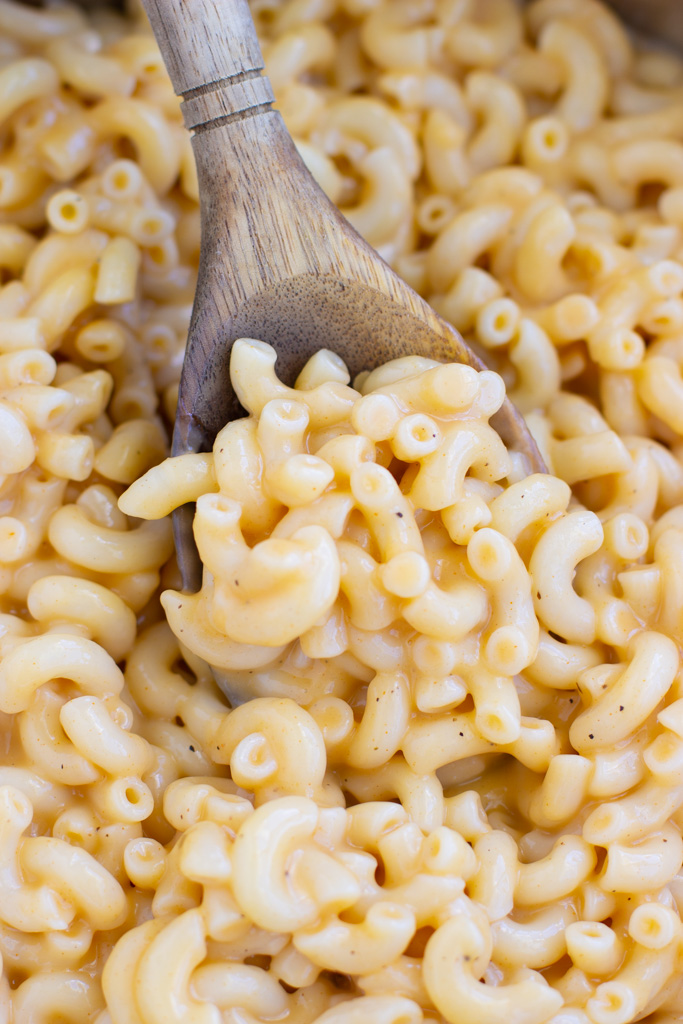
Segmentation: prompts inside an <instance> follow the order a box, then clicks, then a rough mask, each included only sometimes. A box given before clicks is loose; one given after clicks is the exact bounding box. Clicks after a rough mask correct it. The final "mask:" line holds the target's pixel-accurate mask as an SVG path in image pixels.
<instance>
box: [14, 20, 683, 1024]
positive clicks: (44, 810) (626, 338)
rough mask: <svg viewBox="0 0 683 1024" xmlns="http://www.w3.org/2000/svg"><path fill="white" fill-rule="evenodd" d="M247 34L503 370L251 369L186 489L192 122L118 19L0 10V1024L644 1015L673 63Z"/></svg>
mask: <svg viewBox="0 0 683 1024" xmlns="http://www.w3.org/2000/svg"><path fill="white" fill-rule="evenodd" d="M252 10H253V13H254V16H255V19H256V22H257V27H258V31H259V34H260V37H261V41H262V45H263V49H264V55H265V59H266V64H267V68H268V71H269V74H270V75H271V78H272V81H273V85H274V87H275V91H276V94H277V96H278V105H279V107H280V109H281V112H282V114H283V116H284V118H285V121H286V123H287V125H288V127H289V129H290V131H291V132H292V134H293V136H294V138H295V142H296V144H297V146H298V148H299V150H300V152H301V155H302V157H303V159H304V161H305V162H306V163H307V165H308V166H309V168H310V170H311V172H312V173H313V174H314V175H315V177H316V178H317V179H318V180H319V182H320V184H321V185H322V187H323V188H324V189H325V190H326V191H327V193H328V194H329V196H330V198H331V199H332V200H333V201H334V202H335V203H336V204H337V205H338V206H339V207H340V208H341V209H342V210H343V211H344V213H345V214H346V215H347V216H348V217H349V219H350V220H351V221H352V223H354V224H355V226H356V227H357V228H358V229H359V230H360V231H361V232H362V233H363V234H364V235H365V237H366V238H367V239H368V240H369V242H370V243H371V244H372V245H373V246H375V247H376V248H377V249H378V251H379V252H380V253H381V255H382V256H383V257H384V258H385V259H386V260H388V261H389V262H390V263H391V264H392V266H393V267H394V268H395V269H396V270H397V272H398V273H399V274H401V275H402V276H403V277H405V279H406V280H407V281H408V282H409V283H410V284H411V285H412V286H413V287H415V288H416V289H417V290H418V291H420V292H421V294H423V295H424V296H425V298H427V300H428V301H429V302H430V303H431V304H432V305H433V306H434V307H435V308H436V309H437V310H438V311H439V312H440V313H442V314H443V315H444V316H445V317H446V318H447V319H449V320H450V321H451V322H452V323H453V324H454V325H455V326H456V327H457V328H458V329H459V330H460V331H461V332H462V333H463V335H464V336H465V337H466V339H467V340H468V341H469V342H470V343H471V344H472V345H473V346H474V347H475V348H477V349H478V350H479V351H480V352H481V353H482V355H483V356H484V357H485V360H486V362H487V363H488V365H489V366H490V367H491V370H490V371H486V372H484V373H481V374H477V373H475V372H474V371H473V370H471V369H470V368H468V367H464V366H459V365H440V364H438V363H435V362H433V361H431V360H428V359H418V358H408V359H401V360H396V361H394V362H393V363H389V364H387V365H385V366H382V367H379V368H377V369H374V370H372V372H369V373H368V372H364V373H361V374H360V375H359V376H358V377H357V378H356V380H355V381H353V382H351V381H350V378H349V374H348V372H347V370H346V367H345V366H344V365H343V363H342V362H341V360H340V359H339V358H338V357H337V356H335V355H334V354H333V353H331V352H326V351H322V352H319V353H318V354H317V355H315V356H314V357H313V358H312V359H311V360H309V362H308V363H307V364H306V366H305V367H304V368H303V369H302V371H301V374H300V376H299V378H298V380H297V382H296V384H295V386H294V387H288V386H286V385H285V384H284V383H283V382H281V381H280V380H279V379H278V377H277V372H276V370H277V367H276V359H275V353H274V352H273V350H272V349H270V348H269V347H268V346H267V345H265V344H263V343H262V342H260V341H259V340H250V339H242V340H240V341H238V342H237V343H236V344H235V346H234V349H233V354H232V364H231V373H232V375H233V384H234V386H235V389H236V391H237V393H238V395H239V398H240V401H241V403H242V405H243V406H244V409H245V410H246V413H247V416H246V417H245V418H243V419H241V420H238V421H236V422H233V423H230V424H227V425H226V426H225V427H224V428H223V430H222V431H221V432H220V434H219V435H218V437H217V439H216V443H215V446H214V450H213V452H210V453H205V454H201V455H184V456H181V457H180V458H177V459H167V458H166V455H167V451H168V443H167V442H168V430H169V425H170V423H171V422H172V420H173V416H174V413H175V405H176V398H177V388H178V379H179V375H180V368H181V364H182V358H183V351H184V344H185V339H186V334H187V328H188V323H189V315H190V308H191V302H192V295H193V290H194V284H195V280H196V270H197V261H198V252H199V212H198V195H197V180H196V175H195V172H194V164H193V160H192V152H191V148H190V141H189V138H188V136H187V134H186V133H185V131H184V129H183V127H182V119H181V117H180V112H179V105H178V101H177V99H176V97H175V96H174V95H173V93H172V90H171V87H170V83H169V82H168V79H167V77H166V74H165V71H164V68H163V64H162V61H161V58H160V55H159V52H158V50H157V48H156V45H155V43H154V41H153V39H152V37H151V35H150V33H149V29H148V27H147V26H146V25H145V23H144V19H143V18H142V17H141V15H140V13H139V11H138V12H136V11H134V10H131V12H130V13H129V15H128V17H127V18H123V17H122V16H120V15H117V14H113V13H111V12H109V13H107V12H105V11H102V10H98V11H97V12H93V13H92V14H91V15H90V16H89V17H86V15H84V14H83V12H82V11H81V9H80V8H78V9H77V8H75V7H71V6H69V5H68V4H67V5H60V6H48V7H46V8H44V9H37V8H34V7H30V6H24V5H23V4H21V3H18V2H15V0H0V124H1V125H2V128H3V133H2V148H1V150H0V272H1V273H2V277H1V278H0V437H1V439H2V446H1V448H0V1024H43V1022H44V1024H48V1022H50V1021H57V1020H59V1021H69V1024H261V1022H262V1024H268V1022H271V1021H273V1022H275V1021H280V1022H285V1024H314V1022H316V1024H369V1022H372V1024H423V1022H429V1021H432V1022H436V1024H461V1022H462V1024H632V1022H635V1021H639V1020H643V1019H646V1020H648V1021H650V1022H651V1024H672V1022H675V1021H678V1020H680V1018H681V1015H682V1014H683V989H682V988H681V982H680V979H681V968H682V967H683V956H682V941H683V930H682V927H681V920H682V919H683V867H682V864H683V839H682V838H681V836H682V833H683V688H682V679H683V675H682V669H681V661H680V654H681V645H682V644H683V414H682V409H683V376H682V374H683V345H682V344H681V331H682V329H683V233H682V232H683V149H682V148H681V138H682V133H683V113H682V111H683V106H682V104H683V61H682V60H681V59H679V58H678V57H676V56H675V55H673V54H671V53H668V52H664V51H658V50H654V49H653V48H652V47H650V46H649V45H648V44H646V43H644V42H643V41H642V40H641V39H640V38H634V37H632V36H631V35H630V34H629V32H628V31H627V30H626V29H625V27H624V26H623V25H622V24H621V23H620V22H619V20H618V19H617V18H616V16H615V15H614V14H613V13H612V12H611V10H610V9H609V8H608V7H606V6H603V5H602V4H601V3H600V2H599V0H532V2H531V3H530V4H529V5H528V6H526V7H524V8H522V7H521V6H519V5H518V4H517V3H516V0H253V2H252ZM505 389H507V391H508V393H509V394H510V396H511V397H512V399H513V400H514V401H515V402H516V403H517V404H518V406H519V408H520V409H521V411H522V412H523V413H524V415H525V416H526V417H527V420H528V423H529V426H530V428H531V430H532V431H533V433H534V436H535V437H536V439H537V442H538V444H539V447H540V449H541V451H542V453H543V456H544V458H545V460H546V463H547V465H548V467H549V470H550V473H549V474H548V475H540V474H535V475H532V476H528V475H526V473H525V471H524V467H523V465H522V464H521V463H520V461H519V459H518V458H516V457H515V456H514V455H513V454H511V453H508V452H507V451H506V450H505V447H504V446H503V444H502V442H501V441H500V439H499V437H498V435H497V434H496V432H495V430H494V429H493V428H492V427H491V426H490V423H489V420H490V418H491V417H492V416H493V414H494V413H495V412H496V410H497V409H498V408H499V407H500V404H501V402H502V401H503V397H504V394H505ZM188 501H193V502H196V514H195V519H194V530H195V537H196V541H197V545H198V548H199V551H200V554H201V556H202V561H203V563H204V580H203V585H202V588H201V590H200V591H199V593H197V594H192V595H191V594H184V593H182V592H181V590H180V584H179V575H178V571H177V568H176V565H175V562H174V560H173V557H172V537H171V529H170V522H169V518H168V516H169V513H170V512H171V511H172V510H173V508H175V507H177V506H179V505H181V504H183V503H185V502H188ZM209 664H211V665H214V666H216V667H217V668H219V669H220V670H221V671H222V673H223V674H224V675H225V676H226V677H227V678H228V680H229V685H230V687H231V692H232V697H233V703H232V706H230V704H228V702H227V701H226V698H225V697H224V696H223V694H221V692H220V691H219V690H218V688H217V686H216V684H215V682H214V680H213V677H212V674H211V671H210V669H209V667H208V665H209Z"/></svg>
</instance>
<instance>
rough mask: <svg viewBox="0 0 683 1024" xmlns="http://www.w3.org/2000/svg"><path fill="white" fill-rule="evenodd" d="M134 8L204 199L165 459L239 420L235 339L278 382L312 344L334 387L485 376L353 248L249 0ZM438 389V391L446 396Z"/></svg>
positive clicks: (504, 429) (522, 440)
mask: <svg viewBox="0 0 683 1024" xmlns="http://www.w3.org/2000/svg"><path fill="white" fill-rule="evenodd" d="M144 6H145V8H146V10H147V14H148V16H149V18H150V21H151V23H152V27H153V29H154V33H155V35H156V37H157V41H158V43H159V46H160V48H161V51H162V54H163V56H164V60H165V62H166V65H167V68H168V71H169V73H170V76H171V80H172V83H173V86H174V89H175V91H176V93H177V94H178V95H179V96H182V98H183V104H182V110H183V117H184V120H185V124H186V126H187V127H188V128H189V129H190V130H191V131H192V132H193V133H194V137H193V147H194V153H195V158H196V163H197V174H198V179H199V191H200V195H201V214H202V244H201V262H200V269H199V281H198V286H197V292H196V298H195V305H194V312H193V317H192V324H191V327H190V335H189V340H188V346H187V352H186V356H185V363H184V368H183V375H182V380H181V385H180V394H179V401H178V412H177V417H176V424H175V434H174V444H173V449H174V454H175V455H182V454H185V453H197V452H203V451H209V450H210V449H211V447H212V445H213V442H214V439H215V438H216V435H217V434H218V433H219V431H220V430H221V428H222V427H223V426H224V425H225V424H226V423H228V422H229V421H232V420H234V419H235V418H237V417H239V416H241V415H242V409H243V407H244V399H243V395H241V394H240V388H239V386H238V387H235V386H234V383H235V366H234V364H233V375H232V384H231V377H230V374H229V372H228V367H229V364H230V359H231V352H232V347H233V344H234V342H235V341H236V340H237V339H239V338H245V337H246V338H257V339H260V340H261V341H262V342H264V343H266V344H267V345H270V346H272V348H273V349H274V351H275V353H276V355H277V371H278V375H279V377H280V378H281V379H282V381H284V382H285V383H287V384H293V383H294V381H295V380H296V379H297V377H298V375H299V374H300V372H301V371H302V369H303V367H304V365H305V364H306V363H307V361H308V360H309V359H310V357H311V356H313V355H314V354H315V353H316V352H319V351H320V350H322V349H325V350H332V351H333V352H335V353H338V355H339V356H340V357H341V359H340V360H339V366H338V367H337V369H336V371H335V372H336V374H337V380H338V381H342V380H344V381H348V379H349V378H348V375H347V376H344V375H345V374H346V370H345V369H341V365H342V364H341V360H343V362H344V363H345V364H346V366H347V367H348V370H349V372H350V374H351V375H352V376H355V375H356V374H358V373H359V372H361V371H371V370H373V369H375V368H376V367H378V366H380V365H382V364H385V363H387V362H389V361H391V360H395V359H397V358H398V357H409V356H417V357H426V358H428V359H430V360H434V361H438V362H443V363H453V362H457V363H463V364H467V365H468V366H470V367H473V368H475V369H476V370H484V369H485V367H484V365H483V363H482V362H481V361H480V360H479V359H478V357H477V356H476V355H475V354H474V353H473V352H472V351H471V350H470V349H469V348H468V346H467V345H466V344H465V342H464V341H463V339H462V338H461V336H460V335H459V334H458V332H457V331H456V330H455V329H454V328H453V327H451V326H450V325H449V324H448V323H447V322H446V321H445V320H443V319H441V318H440V317H439V316H437V314H436V313H435V312H434V311H433V310H432V309H431V308H430V307H429V306H428V305H427V304H426V303H425V302H424V301H423V300H422V299H421V298H420V297H419V296H418V295H417V294H416V293H415V292H414V291H413V290H412V289H411V288H410V287H409V286H408V285H407V284H406V283H405V282H404V281H402V280H401V279H400V278H399V277H398V276H397V275H396V274H395V273H394V272H393V271H392V270H391V269H390V268H389V267H388V266H387V264H385V263H384V261H383V260H382V259H381V258H380V257H379V256H378V254H377V253H376V252H375V251H374V250H373V249H372V248H371V247H370V246H369V245H368V244H367V243H366V242H364V241H363V239H362V238H361V237H360V236H359V235H358V234H357V233H356V231H355V230H354V229H353V228H352V227H351V225H350V224H349V223H348V222H347V221H346V220H345V219H344V217H343V216H342V215H341V214H340V212H339V211H338V210H337V208H336V207H335V206H334V205H333V204H332V203H331V202H330V201H329V200H328V198H327V197H326V195H325V194H324V192H323V191H322V189H321V188H320V187H319V186H318V184H317V183H316V181H315V180H314V178H313V177H312V175H311V174H310V173H309V172H308V170H307V168H306V166H305V164H304V162H303V160H302V158H301V157H300V156H299V153H298V152H297V149H296V147H295V145H294V142H293V140H292V139H291V137H290V135H289V133H288V132H287V129H286V127H285V125H284V122H283V120H282V117H281V116H280V114H279V113H278V112H277V111H276V110H274V109H273V92H272V90H271V85H270V82H269V81H268V79H267V78H266V77H265V76H264V75H263V74H262V73H261V72H262V68H263V60H262V57H261V52H260V48H259V44H258V41H257V38H256V33H255V30H254V25H253V22H252V20H251V15H250V13H249V8H248V5H247V0H230V2H229V3H221V2H220V0H192V3H188V2H187V0H144ZM388 171H389V169H388ZM464 241H465V244H466V240H464ZM252 355H253V353H252ZM260 356H261V359H262V362H263V366H262V367H261V370H260V371H259V372H262V373H263V374H264V375H266V377H267V375H268V373H273V366H272V360H271V361H270V362H269V359H268V358H264V353H263V352H261V353H260ZM258 376H259V374H257V377H258ZM446 376H447V375H446ZM264 380H265V377H264ZM445 381H446V378H444V380H443V381H442V385H441V386H444V387H448V386H449V385H448V384H447V383H445ZM264 386H265V385H264ZM338 386H339V387H343V386H344V384H343V383H339V384H338ZM283 390H286V389H284V388H283ZM501 401H502V405H501V406H500V409H499V411H498V412H497V413H496V414H495V416H494V420H493V424H494V427H495V429H496V430H497V432H498V434H499V435H500V437H501V438H502V439H503V441H504V442H505V444H506V445H507V446H508V447H509V448H510V449H514V450H517V451H518V452H520V453H521V454H523V455H524V456H525V457H526V468H527V471H529V472H531V471H534V470H537V471H543V470H544V469H545V467H544V465H543V462H542V459H541V457H540V455H539V452H538V449H537V448H536V445H535V443H534V441H533V439H532V437H531V435H530V433H529V431H528V429H527V428H526V425H525V423H524V420H523V418H522V416H521V415H520V414H519V412H518V411H517V410H516V409H515V408H514V407H513V405H512V404H511V403H510V402H509V401H508V400H507V399H503V398H502V396H501ZM499 404H500V403H499ZM188 486H189V485H188ZM191 490H192V488H191V487H190V488H189V490H188V496H187V500H188V501H189V500H192V498H193V494H192V493H190V491H191ZM199 493H202V491H201V485H199V484H198V489H197V494H199ZM196 496H197V495H196V494H195V495H194V497H196ZM175 525H176V548H177V552H178V559H179V563H180V567H181V571H182V574H183V581H184V585H185V587H186V588H187V589H189V590H197V589H198V588H199V586H200V583H201V564H200V562H199V560H198V558H197V552H196V547H195V543H194V539H193V534H192V516H191V514H188V515H184V513H183V511H182V510H181V511H180V512H179V513H177V517H176V524H175Z"/></svg>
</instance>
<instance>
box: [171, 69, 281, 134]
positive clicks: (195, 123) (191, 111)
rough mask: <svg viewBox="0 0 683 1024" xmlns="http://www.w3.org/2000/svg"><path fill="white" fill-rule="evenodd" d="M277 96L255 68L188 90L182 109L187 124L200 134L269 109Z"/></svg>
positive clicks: (266, 79)
mask: <svg viewBox="0 0 683 1024" xmlns="http://www.w3.org/2000/svg"><path fill="white" fill-rule="evenodd" d="M274 100H275V96H274V95H273V89H272V86H271V84H270V81H269V79H268V78H267V77H266V76H265V75H264V74H262V73H261V70H260V69H259V68H255V69H253V70H252V71H242V72H240V73H239V74H237V75H233V76H232V77H230V78H221V79H219V80H218V81H216V82H208V83H207V84H206V85H201V86H199V87H198V88H197V89H190V90H188V91H187V92H185V93H183V105H182V107H181V109H182V112H183V120H184V121H185V127H186V128H188V129H189V130H190V131H194V132H195V133H197V134H199V133H201V132H205V131H207V130H208V129H209V128H217V127H219V125H223V124H230V122H231V121H241V120H242V119H243V118H246V117H253V116H254V115H256V114H261V113H265V112H266V111H268V110H270V108H271V105H272V104H273V102H274Z"/></svg>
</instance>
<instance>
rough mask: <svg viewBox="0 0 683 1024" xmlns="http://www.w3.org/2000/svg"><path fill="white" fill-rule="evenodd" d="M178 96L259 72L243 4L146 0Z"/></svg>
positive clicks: (216, 0)
mask: <svg viewBox="0 0 683 1024" xmlns="http://www.w3.org/2000/svg"><path fill="white" fill-rule="evenodd" d="M144 7H145V10H146V12H147V17H148V18H149V20H150V22H151V25H152V29H153V30H154V35H155V36H156V39H157V42H158V44H159V49H160V50H161V54H162V56H163V58H164V62H165V64H166V67H167V69H168V73H169V75H170V76H171V82H172V83H173V88H174V89H175V91H176V93H177V94H178V96H184V95H185V94H186V93H188V92H193V91H194V90H195V89H204V88H206V86H207V85H211V84H213V83H215V82H220V81H221V80H222V79H230V78H234V77H235V76H237V75H244V74H246V73H248V72H250V71H260V70H262V68H263V57H262V56H261V47H260V46H259V43H258V39H257V38H256V30H255V29H254V23H253V21H252V19H251V14H250V13H249V6H248V4H247V0H144Z"/></svg>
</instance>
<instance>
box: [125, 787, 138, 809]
mask: <svg viewBox="0 0 683 1024" xmlns="http://www.w3.org/2000/svg"><path fill="white" fill-rule="evenodd" d="M124 795H125V797H126V800H127V801H128V803H129V804H132V805H133V806H135V805H136V804H138V803H139V802H140V794H139V793H138V791H137V789H136V788H135V786H127V787H126V790H125V794H124Z"/></svg>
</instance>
